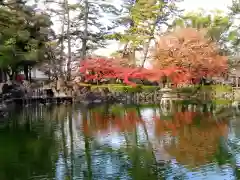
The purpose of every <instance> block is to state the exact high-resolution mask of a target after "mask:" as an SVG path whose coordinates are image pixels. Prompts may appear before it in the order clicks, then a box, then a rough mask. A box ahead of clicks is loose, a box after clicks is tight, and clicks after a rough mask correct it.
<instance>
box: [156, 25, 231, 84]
mask: <svg viewBox="0 0 240 180" xmlns="http://www.w3.org/2000/svg"><path fill="white" fill-rule="evenodd" d="M153 56H154V58H153V60H152V64H153V66H154V67H158V68H169V67H181V68H183V69H185V70H187V71H188V72H189V75H190V77H192V78H195V79H199V78H201V77H209V76H210V77H212V76H219V75H221V74H222V73H224V72H226V70H227V58H226V57H225V56H221V55H219V50H218V48H217V45H216V44H215V43H214V42H212V41H210V40H209V39H208V38H206V32H205V31H204V30H201V31H198V30H196V29H193V28H184V29H177V30H175V31H174V32H171V33H169V34H167V35H165V36H161V37H160V38H159V39H158V41H157V43H156V46H155V48H154V50H153Z"/></svg>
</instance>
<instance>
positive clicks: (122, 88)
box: [79, 83, 159, 92]
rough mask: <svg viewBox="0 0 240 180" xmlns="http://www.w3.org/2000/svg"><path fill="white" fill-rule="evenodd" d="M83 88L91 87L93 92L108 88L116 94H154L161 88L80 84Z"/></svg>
mask: <svg viewBox="0 0 240 180" xmlns="http://www.w3.org/2000/svg"><path fill="white" fill-rule="evenodd" d="M79 85H82V86H87V87H90V88H91V90H95V89H104V88H108V89H109V90H110V91H114V92H142V91H143V92H153V91H155V90H158V89H159V86H146V85H137V86H136V87H132V86H128V85H124V84H102V85H91V84H83V83H81V84H79Z"/></svg>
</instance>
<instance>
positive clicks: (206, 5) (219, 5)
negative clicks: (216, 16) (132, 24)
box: [96, 0, 232, 56]
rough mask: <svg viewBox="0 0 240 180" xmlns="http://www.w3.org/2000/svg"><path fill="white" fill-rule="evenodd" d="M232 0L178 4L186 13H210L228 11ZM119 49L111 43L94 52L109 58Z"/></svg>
mask: <svg viewBox="0 0 240 180" xmlns="http://www.w3.org/2000/svg"><path fill="white" fill-rule="evenodd" d="M231 3H232V0H184V1H183V2H181V3H180V4H179V7H180V8H181V9H184V10H185V11H186V12H187V11H194V10H198V9H200V8H203V9H205V10H206V11H211V10H214V9H219V10H222V11H224V12H227V11H228V6H230V5H231ZM118 48H119V44H118V43H111V44H110V45H109V46H108V47H106V48H104V49H99V50H97V51H96V54H101V55H103V54H104V55H105V56H109V55H110V54H111V53H113V52H115V51H116V50H117V49H118Z"/></svg>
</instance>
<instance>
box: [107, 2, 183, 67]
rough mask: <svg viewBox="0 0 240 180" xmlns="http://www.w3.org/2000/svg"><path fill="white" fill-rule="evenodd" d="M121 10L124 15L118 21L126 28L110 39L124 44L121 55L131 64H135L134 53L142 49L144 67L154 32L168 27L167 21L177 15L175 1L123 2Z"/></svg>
mask: <svg viewBox="0 0 240 180" xmlns="http://www.w3.org/2000/svg"><path fill="white" fill-rule="evenodd" d="M123 8H124V15H123V17H122V18H121V19H120V20H119V21H120V22H121V23H122V25H126V26H127V27H128V28H126V29H125V32H124V33H116V34H114V35H112V36H111V38H113V39H117V40H119V41H120V42H121V43H124V44H125V47H124V50H123V55H124V54H127V55H128V58H129V61H130V63H131V64H136V62H135V51H136V50H142V49H144V50H145V51H144V60H143V63H142V65H144V62H145V60H146V58H147V55H148V49H149V45H150V42H151V40H152V39H153V37H154V34H155V32H156V31H158V30H161V28H162V26H163V25H164V26H166V25H167V26H168V23H167V21H168V20H169V19H171V18H173V17H174V16H175V15H177V14H178V12H179V11H178V9H177V6H176V1H163V0H150V1H149V0H148V1H147V0H137V1H131V0H125V1H124V5H123Z"/></svg>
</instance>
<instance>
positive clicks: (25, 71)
mask: <svg viewBox="0 0 240 180" xmlns="http://www.w3.org/2000/svg"><path fill="white" fill-rule="evenodd" d="M23 71H24V76H25V80H27V81H28V79H29V78H28V65H24V67H23Z"/></svg>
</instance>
